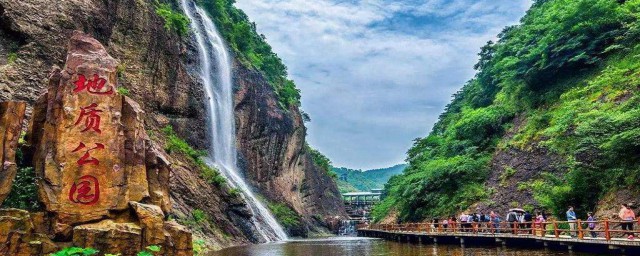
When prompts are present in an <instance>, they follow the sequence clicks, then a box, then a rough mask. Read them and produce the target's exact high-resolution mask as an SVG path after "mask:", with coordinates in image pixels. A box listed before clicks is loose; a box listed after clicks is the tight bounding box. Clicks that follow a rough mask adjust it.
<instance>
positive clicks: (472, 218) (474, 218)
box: [467, 213, 478, 232]
mask: <svg viewBox="0 0 640 256" xmlns="http://www.w3.org/2000/svg"><path fill="white" fill-rule="evenodd" d="M477 216H478V214H477V213H474V214H471V215H469V217H468V219H467V232H473V231H474V228H473V225H474V223H477V222H478V219H477Z"/></svg>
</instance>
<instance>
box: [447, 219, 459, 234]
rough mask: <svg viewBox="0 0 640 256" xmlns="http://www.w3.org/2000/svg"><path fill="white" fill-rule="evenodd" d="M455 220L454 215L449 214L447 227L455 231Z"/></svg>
mask: <svg viewBox="0 0 640 256" xmlns="http://www.w3.org/2000/svg"><path fill="white" fill-rule="evenodd" d="M457 222H458V221H457V220H456V216H451V217H450V218H449V227H450V229H451V230H452V231H454V232H455V231H456V229H458V227H456V225H457V224H458V223H457Z"/></svg>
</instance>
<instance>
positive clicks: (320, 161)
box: [305, 144, 338, 180]
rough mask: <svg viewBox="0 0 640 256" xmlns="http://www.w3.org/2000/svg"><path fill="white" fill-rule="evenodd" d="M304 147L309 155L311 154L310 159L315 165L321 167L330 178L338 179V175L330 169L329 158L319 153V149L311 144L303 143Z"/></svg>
mask: <svg viewBox="0 0 640 256" xmlns="http://www.w3.org/2000/svg"><path fill="white" fill-rule="evenodd" d="M305 148H306V150H307V152H308V153H309V155H311V160H313V163H314V164H315V165H316V166H318V167H319V168H320V169H322V170H323V171H324V172H325V174H326V175H327V176H329V177H331V178H332V179H334V180H335V179H338V175H337V174H336V173H335V172H333V171H332V170H331V160H329V158H328V157H327V156H325V155H323V154H322V153H320V151H318V150H316V149H314V148H312V147H311V146H309V144H305Z"/></svg>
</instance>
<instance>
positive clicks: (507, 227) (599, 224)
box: [357, 218, 640, 242]
mask: <svg viewBox="0 0 640 256" xmlns="http://www.w3.org/2000/svg"><path fill="white" fill-rule="evenodd" d="M590 223H594V224H595V227H594V229H593V230H591V229H589V228H588V226H589V224H590ZM622 223H628V222H625V221H613V220H602V221H583V220H576V221H573V222H570V221H555V220H551V221H546V222H542V223H536V222H504V221H502V222H498V223H496V222H473V223H460V222H454V223H448V224H447V225H445V224H443V223H428V222H427V223H404V224H359V225H357V229H368V230H381V231H388V232H398V233H402V232H417V233H467V234H468V233H471V234H509V233H510V234H513V235H530V236H540V237H544V236H553V237H556V238H559V237H560V236H561V235H570V236H573V237H575V238H576V239H585V238H589V237H593V235H595V237H599V238H604V239H606V240H611V238H612V237H615V236H616V235H618V236H620V235H619V234H626V233H640V229H639V228H640V218H638V219H637V220H636V221H634V224H635V225H633V226H634V227H633V230H623V229H622V228H621V226H622ZM572 224H573V225H572ZM572 226H573V227H572ZM592 232H593V233H592ZM620 237H622V236H620ZM624 237H625V238H626V236H624ZM637 241H638V242H640V240H637Z"/></svg>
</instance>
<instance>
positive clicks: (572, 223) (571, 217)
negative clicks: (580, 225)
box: [567, 206, 578, 237]
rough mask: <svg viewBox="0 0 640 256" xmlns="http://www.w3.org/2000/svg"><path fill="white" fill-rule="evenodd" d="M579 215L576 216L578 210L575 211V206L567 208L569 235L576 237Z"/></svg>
mask: <svg viewBox="0 0 640 256" xmlns="http://www.w3.org/2000/svg"><path fill="white" fill-rule="evenodd" d="M577 220H578V217H576V212H574V211H573V206H569V210H567V221H568V222H569V236H571V237H576V232H577V229H576V221H577Z"/></svg>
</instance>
